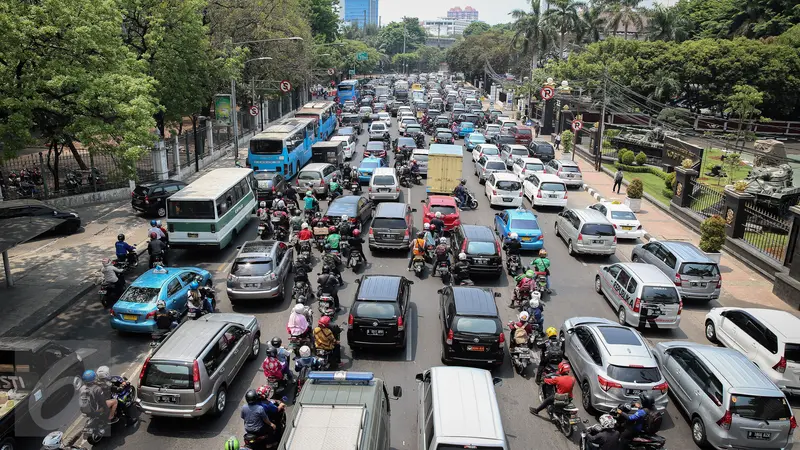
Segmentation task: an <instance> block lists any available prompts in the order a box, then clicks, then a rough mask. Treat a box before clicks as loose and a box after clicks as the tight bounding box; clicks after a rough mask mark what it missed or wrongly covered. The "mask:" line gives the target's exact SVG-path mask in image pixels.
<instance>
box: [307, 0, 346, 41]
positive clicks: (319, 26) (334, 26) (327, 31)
mask: <svg viewBox="0 0 800 450" xmlns="http://www.w3.org/2000/svg"><path fill="white" fill-rule="evenodd" d="M306 6H307V7H308V22H309V25H311V33H313V34H314V35H315V36H322V37H323V41H324V42H333V41H335V40H336V37H337V36H338V34H339V15H338V14H337V13H336V9H337V8H338V7H339V0H310V1H308V3H307V4H306Z"/></svg>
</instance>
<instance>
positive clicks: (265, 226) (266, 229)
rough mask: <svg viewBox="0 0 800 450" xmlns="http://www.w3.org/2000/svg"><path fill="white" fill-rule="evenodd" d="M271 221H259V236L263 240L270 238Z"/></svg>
mask: <svg viewBox="0 0 800 450" xmlns="http://www.w3.org/2000/svg"><path fill="white" fill-rule="evenodd" d="M270 228H271V227H270V226H269V223H268V222H267V221H265V220H261V221H259V222H258V236H259V237H260V238H261V240H262V241H264V240H267V239H269V235H270V233H271V231H270Z"/></svg>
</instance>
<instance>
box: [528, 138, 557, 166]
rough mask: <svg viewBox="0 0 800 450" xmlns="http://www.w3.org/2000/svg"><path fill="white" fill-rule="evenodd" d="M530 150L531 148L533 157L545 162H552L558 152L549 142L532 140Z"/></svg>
mask: <svg viewBox="0 0 800 450" xmlns="http://www.w3.org/2000/svg"><path fill="white" fill-rule="evenodd" d="M528 150H530V153H531V158H539V159H540V160H541V161H542V162H543V163H546V162H550V161H551V160H552V159H553V158H555V157H556V152H555V150H553V146H552V145H550V143H549V142H545V141H531V143H530V145H528Z"/></svg>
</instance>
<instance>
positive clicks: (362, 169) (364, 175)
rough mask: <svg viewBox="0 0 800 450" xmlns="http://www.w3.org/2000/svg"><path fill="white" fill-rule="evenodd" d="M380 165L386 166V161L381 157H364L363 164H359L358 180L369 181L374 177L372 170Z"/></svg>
mask: <svg viewBox="0 0 800 450" xmlns="http://www.w3.org/2000/svg"><path fill="white" fill-rule="evenodd" d="M378 167H386V163H385V162H384V161H383V159H381V158H373V157H369V158H364V159H362V160H361V165H360V166H358V182H359V183H369V180H370V178H372V172H373V171H374V170H375V169H377V168H378Z"/></svg>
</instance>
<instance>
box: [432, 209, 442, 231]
mask: <svg viewBox="0 0 800 450" xmlns="http://www.w3.org/2000/svg"><path fill="white" fill-rule="evenodd" d="M430 223H431V231H433V232H434V233H436V234H437V235H438V236H441V235H442V234H443V233H444V220H442V213H441V212H438V211H437V212H436V214H434V215H433V219H431V222H430Z"/></svg>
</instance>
